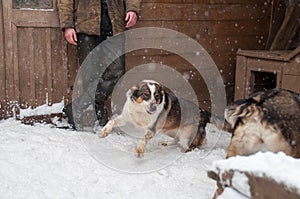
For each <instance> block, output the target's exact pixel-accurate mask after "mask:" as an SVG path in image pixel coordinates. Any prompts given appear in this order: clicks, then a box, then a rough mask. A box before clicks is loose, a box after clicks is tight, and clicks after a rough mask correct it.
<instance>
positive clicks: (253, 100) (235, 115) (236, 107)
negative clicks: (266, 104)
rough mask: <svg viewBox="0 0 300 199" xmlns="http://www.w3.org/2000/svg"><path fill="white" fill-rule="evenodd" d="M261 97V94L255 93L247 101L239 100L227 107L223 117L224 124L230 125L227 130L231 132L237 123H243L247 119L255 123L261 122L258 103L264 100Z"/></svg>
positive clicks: (262, 94)
mask: <svg viewBox="0 0 300 199" xmlns="http://www.w3.org/2000/svg"><path fill="white" fill-rule="evenodd" d="M263 97H264V93H263V92H257V93H256V94H254V95H252V96H250V97H249V98H248V99H240V100H237V101H235V102H234V103H232V104H230V105H229V106H227V107H226V109H225V113H224V116H225V120H226V122H228V123H229V125H230V128H228V129H231V130H233V129H234V128H235V126H236V125H237V123H238V122H242V123H245V122H247V121H248V120H249V119H252V120H256V121H259V120H261V119H262V118H261V117H262V116H261V112H262V110H261V107H260V103H261V102H262V101H263V100H264V98H263Z"/></svg>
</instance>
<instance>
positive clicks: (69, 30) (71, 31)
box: [65, 28, 77, 46]
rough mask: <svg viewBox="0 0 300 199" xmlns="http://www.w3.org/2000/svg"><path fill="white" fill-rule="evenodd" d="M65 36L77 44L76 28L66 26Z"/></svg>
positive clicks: (70, 41)
mask: <svg viewBox="0 0 300 199" xmlns="http://www.w3.org/2000/svg"><path fill="white" fill-rule="evenodd" d="M65 38H66V40H67V41H68V42H69V43H70V44H73V45H75V46H76V45H77V36H76V31H75V29H74V28H66V29H65Z"/></svg>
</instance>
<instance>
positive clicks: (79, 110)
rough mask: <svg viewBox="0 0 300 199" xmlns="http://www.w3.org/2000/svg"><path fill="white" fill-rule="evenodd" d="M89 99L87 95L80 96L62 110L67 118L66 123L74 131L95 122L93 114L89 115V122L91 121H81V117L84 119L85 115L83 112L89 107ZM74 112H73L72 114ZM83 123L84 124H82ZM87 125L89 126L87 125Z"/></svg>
mask: <svg viewBox="0 0 300 199" xmlns="http://www.w3.org/2000/svg"><path fill="white" fill-rule="evenodd" d="M91 104H92V103H91V98H90V97H89V96H88V95H85V96H83V95H82V96H80V97H78V98H76V99H75V100H73V101H72V102H71V103H69V104H68V105H67V106H66V107H65V108H64V109H63V112H64V113H65V115H66V116H67V120H68V123H69V124H70V125H71V127H72V128H73V129H75V130H82V129H83V126H86V125H85V124H87V123H91V122H92V123H94V122H95V121H96V117H95V114H94V115H93V114H92V115H91V117H89V120H93V121H88V122H87V121H86V119H87V118H85V120H84V121H83V120H82V119H83V118H82V117H86V116H87V114H84V112H85V111H86V110H87V109H88V107H89V106H90V105H91ZM74 111H75V112H74ZM83 122H84V123H85V124H83ZM87 125H89V124H87Z"/></svg>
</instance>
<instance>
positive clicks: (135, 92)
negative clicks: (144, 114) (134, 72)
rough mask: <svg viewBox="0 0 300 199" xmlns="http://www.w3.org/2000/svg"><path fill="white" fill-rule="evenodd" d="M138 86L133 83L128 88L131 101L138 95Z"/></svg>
mask: <svg viewBox="0 0 300 199" xmlns="http://www.w3.org/2000/svg"><path fill="white" fill-rule="evenodd" d="M138 91H139V87H138V86H136V85H134V86H132V87H131V88H130V89H129V94H128V95H129V96H128V97H130V99H131V100H132V101H136V100H137V98H138V97H139V96H138Z"/></svg>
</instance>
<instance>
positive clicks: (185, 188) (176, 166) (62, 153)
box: [0, 119, 230, 199]
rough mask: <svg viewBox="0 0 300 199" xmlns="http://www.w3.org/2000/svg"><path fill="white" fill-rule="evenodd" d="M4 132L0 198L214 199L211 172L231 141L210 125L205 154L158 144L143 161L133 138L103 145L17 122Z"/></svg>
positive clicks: (91, 137)
mask: <svg viewBox="0 0 300 199" xmlns="http://www.w3.org/2000/svg"><path fill="white" fill-rule="evenodd" d="M0 129H1V133H0V135H1V136H0V198H31V199H34V198H39V199H40V198H64V199H67V198H118V199H119V198H125V199H126V198H130V199H131V198H155V199H156V198H201V199H206V198H211V197H212V195H213V194H214V191H215V189H216V184H215V181H213V180H212V179H210V178H208V177H207V170H208V169H209V168H210V167H211V165H212V163H213V162H214V161H216V160H221V159H224V158H225V156H226V148H227V146H228V144H229V140H230V135H229V134H226V133H222V132H220V131H218V130H216V129H215V128H214V126H213V125H209V126H208V128H207V130H208V133H207V142H206V144H205V145H204V146H203V148H201V149H198V150H195V151H192V152H189V153H185V154H183V153H181V152H180V150H179V149H178V147H165V148H161V147H160V146H158V145H157V142H156V141H157V140H155V139H154V140H153V141H151V143H149V145H148V146H147V149H146V150H147V153H146V154H145V156H144V157H143V158H141V159H139V158H136V157H135V156H134V150H133V149H134V147H135V144H134V142H133V141H132V139H131V138H130V137H129V136H124V135H119V134H112V135H110V136H108V137H107V138H104V139H99V138H98V137H97V135H95V134H92V133H89V132H76V131H72V130H69V129H59V128H53V126H51V125H43V124H36V125H35V126H28V125H23V124H21V123H20V121H16V120H14V119H8V120H2V121H0ZM157 139H160V138H159V137H158V138H157ZM174 154H175V155H174ZM102 157H103V158H102Z"/></svg>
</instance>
